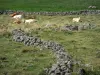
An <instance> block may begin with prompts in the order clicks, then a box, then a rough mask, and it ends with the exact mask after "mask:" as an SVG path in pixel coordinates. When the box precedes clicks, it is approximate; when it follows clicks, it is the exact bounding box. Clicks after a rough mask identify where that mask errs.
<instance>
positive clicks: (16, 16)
mask: <svg viewBox="0 0 100 75" xmlns="http://www.w3.org/2000/svg"><path fill="white" fill-rule="evenodd" d="M21 18H22V15H15V16H13V19H17V20H18V19H21Z"/></svg>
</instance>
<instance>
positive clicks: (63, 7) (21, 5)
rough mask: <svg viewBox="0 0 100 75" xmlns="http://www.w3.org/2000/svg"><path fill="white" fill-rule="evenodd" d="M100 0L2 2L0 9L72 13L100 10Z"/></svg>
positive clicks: (20, 0) (0, 0) (22, 0)
mask: <svg viewBox="0 0 100 75" xmlns="http://www.w3.org/2000/svg"><path fill="white" fill-rule="evenodd" d="M99 3H100V0H63V1H62V0H15V1H14V0H0V9H12V10H25V11H54V12H55V11H70V10H83V9H88V6H90V5H95V6H97V9H100V4H99Z"/></svg>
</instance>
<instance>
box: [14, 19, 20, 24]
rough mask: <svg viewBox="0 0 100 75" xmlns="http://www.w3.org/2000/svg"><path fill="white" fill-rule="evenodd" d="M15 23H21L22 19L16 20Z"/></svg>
mask: <svg viewBox="0 0 100 75" xmlns="http://www.w3.org/2000/svg"><path fill="white" fill-rule="evenodd" d="M13 23H17V24H20V23H21V21H20V20H15V21H14V22H13Z"/></svg>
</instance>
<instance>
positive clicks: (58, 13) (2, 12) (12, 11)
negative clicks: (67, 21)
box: [0, 10, 100, 16]
mask: <svg viewBox="0 0 100 75" xmlns="http://www.w3.org/2000/svg"><path fill="white" fill-rule="evenodd" d="M14 12H20V13H24V14H34V15H45V16H46V15H48V16H54V15H62V16H64V15H80V14H84V15H88V14H100V10H80V11H66V12H46V11H44V12H26V11H21V10H0V14H11V13H14Z"/></svg>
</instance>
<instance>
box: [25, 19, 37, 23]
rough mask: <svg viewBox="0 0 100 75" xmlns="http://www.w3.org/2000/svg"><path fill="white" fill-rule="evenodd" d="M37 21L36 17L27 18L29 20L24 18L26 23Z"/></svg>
mask: <svg viewBox="0 0 100 75" xmlns="http://www.w3.org/2000/svg"><path fill="white" fill-rule="evenodd" d="M36 21H37V20H35V19H27V20H24V23H26V24H30V23H32V22H36Z"/></svg>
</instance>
